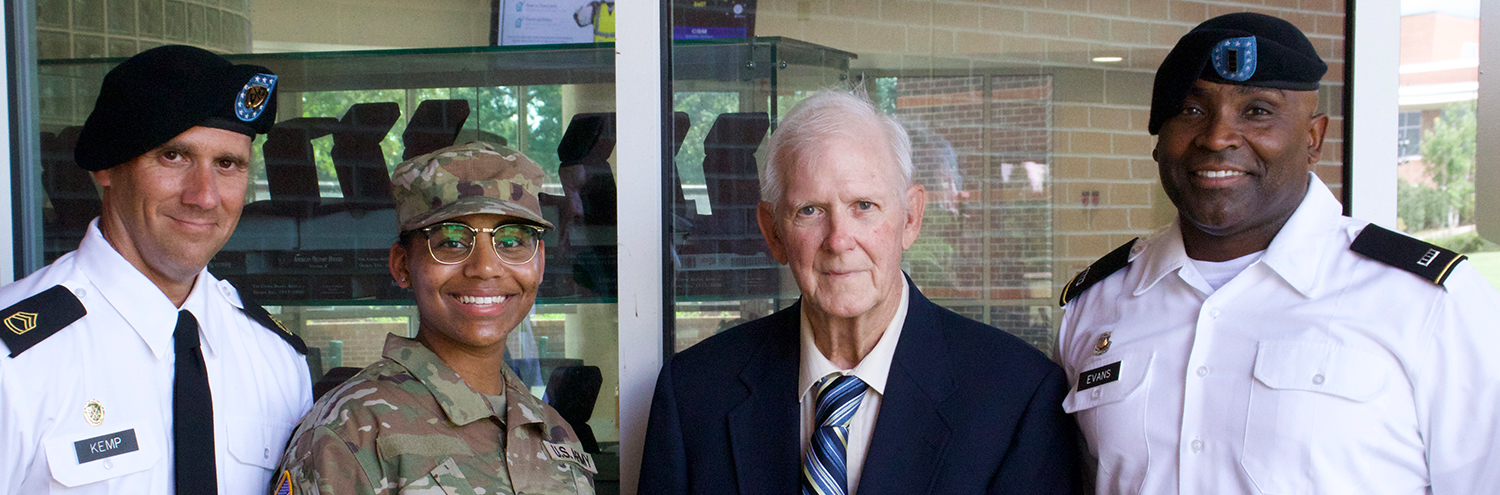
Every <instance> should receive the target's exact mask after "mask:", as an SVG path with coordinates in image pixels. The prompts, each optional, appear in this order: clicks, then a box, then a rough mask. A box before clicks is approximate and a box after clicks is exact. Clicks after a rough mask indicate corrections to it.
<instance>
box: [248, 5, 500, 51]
mask: <svg viewBox="0 0 1500 495" xmlns="http://www.w3.org/2000/svg"><path fill="white" fill-rule="evenodd" d="M491 15H492V14H491V9H490V0H421V1H410V0H254V1H253V2H251V5H250V23H251V32H252V34H253V36H252V39H253V40H254V45H255V47H256V50H257V51H266V50H265V47H267V46H269V47H271V51H299V50H306V49H322V48H327V47H336V48H360V47H363V48H432V47H446V46H475V45H488V44H490V42H489V36H490V17H491ZM298 45H301V46H303V47H306V48H297V46H298Z"/></svg>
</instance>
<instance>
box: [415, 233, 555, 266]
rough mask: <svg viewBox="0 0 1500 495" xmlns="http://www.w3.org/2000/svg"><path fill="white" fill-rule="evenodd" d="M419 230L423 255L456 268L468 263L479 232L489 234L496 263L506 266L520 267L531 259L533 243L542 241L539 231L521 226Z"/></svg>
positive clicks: (533, 255) (532, 256) (533, 252)
mask: <svg viewBox="0 0 1500 495" xmlns="http://www.w3.org/2000/svg"><path fill="white" fill-rule="evenodd" d="M419 230H420V231H421V232H422V234H423V235H426V236H427V252H428V253H431V254H432V259H433V260H435V261H437V262H438V263H442V264H444V265H457V264H459V263H463V262H464V261H465V260H468V259H469V253H472V252H474V244H475V242H474V241H475V240H477V238H478V237H479V233H480V232H484V233H487V234H489V235H490V240H491V241H492V242H491V244H492V245H494V246H495V254H497V255H500V261H504V262H505V263H506V264H510V265H523V264H526V263H528V262H530V261H531V259H532V258H535V257H536V246H537V243H538V242H540V241H541V239H542V229H541V228H538V227H533V226H530V225H521V224H508V225H500V226H497V227H495V228H492V229H476V228H474V227H471V226H468V225H465V224H462V223H457V222H444V223H440V224H437V225H432V226H428V227H423V228H422V229H419Z"/></svg>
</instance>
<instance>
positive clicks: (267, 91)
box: [234, 74, 276, 122]
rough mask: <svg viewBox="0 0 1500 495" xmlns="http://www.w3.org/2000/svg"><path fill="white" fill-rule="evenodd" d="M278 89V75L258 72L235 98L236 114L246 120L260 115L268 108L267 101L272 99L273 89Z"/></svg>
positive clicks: (248, 120)
mask: <svg viewBox="0 0 1500 495" xmlns="http://www.w3.org/2000/svg"><path fill="white" fill-rule="evenodd" d="M275 89H276V76H274V75H271V74H256V75H255V77H251V78H250V82H247V83H245V87H244V88H240V94H239V95H238V96H235V98H234V115H235V116H236V117H239V118H240V120H243V121H245V122H250V121H253V120H255V119H257V118H259V117H260V113H261V112H264V111H265V110H266V102H268V101H271V91H274V90H275Z"/></svg>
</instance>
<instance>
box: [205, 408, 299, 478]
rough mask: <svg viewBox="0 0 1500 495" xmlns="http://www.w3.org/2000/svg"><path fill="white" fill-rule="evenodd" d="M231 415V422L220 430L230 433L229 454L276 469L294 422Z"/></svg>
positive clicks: (247, 462)
mask: <svg viewBox="0 0 1500 495" xmlns="http://www.w3.org/2000/svg"><path fill="white" fill-rule="evenodd" d="M227 419H228V421H229V424H227V425H224V426H225V428H223V429H220V430H219V431H218V432H216V434H219V435H225V436H226V437H228V438H226V439H225V440H227V442H228V444H229V454H230V455H231V456H233V457H234V459H235V460H237V461H239V462H240V463H241V464H245V465H250V466H256V467H259V468H262V469H265V470H267V471H270V470H272V469H276V463H277V461H280V460H281V450H282V449H284V448H286V441H287V438H288V437H290V436H291V435H292V426H294V425H276V424H267V423H265V422H263V421H261V420H258V419H255V418H251V417H249V416H229V417H228V418H227Z"/></svg>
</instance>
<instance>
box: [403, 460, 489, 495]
mask: <svg viewBox="0 0 1500 495" xmlns="http://www.w3.org/2000/svg"><path fill="white" fill-rule="evenodd" d="M400 493H403V494H404V493H413V494H416V493H423V494H426V493H443V494H446V495H469V494H473V493H474V487H473V486H472V485H470V484H469V480H468V479H467V478H466V477H465V476H464V473H463V471H460V470H459V469H458V463H456V462H453V458H452V457H446V458H443V462H439V463H438V465H437V467H435V468H432V471H431V472H429V473H428V476H427V477H426V478H424V479H419V480H417V481H416V482H414V483H412V484H410V485H406V486H403V487H401V492H400Z"/></svg>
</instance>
